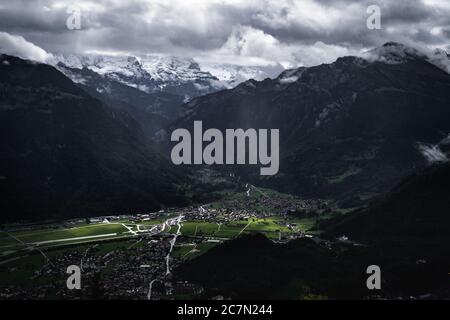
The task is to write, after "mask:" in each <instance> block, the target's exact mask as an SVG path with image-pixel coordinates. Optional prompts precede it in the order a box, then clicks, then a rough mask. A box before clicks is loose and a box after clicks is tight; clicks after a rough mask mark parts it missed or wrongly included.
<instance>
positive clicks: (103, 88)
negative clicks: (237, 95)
mask: <svg viewBox="0 0 450 320" xmlns="http://www.w3.org/2000/svg"><path fill="white" fill-rule="evenodd" d="M56 67H57V69H58V70H59V71H61V72H62V73H64V74H65V75H66V76H67V77H69V78H70V79H72V81H74V82H75V83H76V84H77V85H78V86H79V87H80V88H82V89H83V90H85V91H86V92H88V93H89V94H90V95H91V96H93V97H96V98H98V99H100V100H102V101H103V102H105V103H106V104H107V105H108V106H111V107H113V108H114V109H116V110H121V111H124V112H127V113H128V114H129V115H130V116H132V117H133V118H134V119H135V120H136V121H137V122H138V123H139V124H140V125H141V127H142V128H143V129H144V132H145V133H146V134H147V135H148V136H149V137H151V136H153V134H154V133H155V132H157V131H158V130H160V129H161V128H163V127H165V126H166V125H167V124H168V123H169V122H170V120H173V119H175V118H176V117H177V115H178V112H179V111H180V106H181V104H182V103H183V98H182V97H181V96H178V95H175V94H171V93H165V92H154V93H147V92H144V91H142V90H139V89H136V88H134V87H130V86H128V85H125V84H123V83H121V82H118V81H115V80H112V79H109V78H107V77H103V76H101V75H99V74H98V73H96V72H94V71H92V70H90V69H88V68H86V67H83V68H82V69H77V68H70V67H67V66H65V65H64V64H62V63H59V64H58V65H57V66H56Z"/></svg>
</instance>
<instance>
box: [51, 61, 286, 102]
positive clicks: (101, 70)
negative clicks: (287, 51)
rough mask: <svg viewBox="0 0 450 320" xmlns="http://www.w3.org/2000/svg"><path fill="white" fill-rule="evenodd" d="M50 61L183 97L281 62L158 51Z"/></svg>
mask: <svg viewBox="0 0 450 320" xmlns="http://www.w3.org/2000/svg"><path fill="white" fill-rule="evenodd" d="M52 64H53V65H55V66H57V67H58V64H59V66H61V67H64V66H65V67H68V68H71V69H72V70H75V71H76V70H81V69H83V68H87V69H89V70H91V71H93V72H95V73H97V74H99V75H101V76H102V77H104V78H107V79H109V80H114V81H118V82H120V83H122V84H125V85H128V86H131V87H134V88H136V89H139V90H141V91H144V92H146V93H155V92H167V93H172V94H177V95H180V96H183V98H184V99H185V100H189V99H191V98H193V97H197V96H200V95H204V94H208V93H212V92H215V91H219V90H222V89H229V88H233V87H235V86H236V85H238V84H239V83H241V82H243V81H246V80H249V79H256V80H263V79H265V78H274V77H276V76H278V74H279V73H280V72H282V71H283V67H282V66H281V65H275V66H269V67H255V66H239V65H232V64H202V65H199V64H198V63H197V62H196V61H195V60H194V59H193V58H189V57H175V56H165V55H158V54H149V55H145V56H141V57H136V56H107V55H73V54H71V55H63V54H55V55H54V58H53V60H52ZM61 71H63V72H66V75H67V76H69V77H70V78H71V79H72V80H73V81H74V82H78V83H83V81H84V80H83V78H82V76H80V74H78V73H77V72H73V71H72V72H70V73H67V70H61Z"/></svg>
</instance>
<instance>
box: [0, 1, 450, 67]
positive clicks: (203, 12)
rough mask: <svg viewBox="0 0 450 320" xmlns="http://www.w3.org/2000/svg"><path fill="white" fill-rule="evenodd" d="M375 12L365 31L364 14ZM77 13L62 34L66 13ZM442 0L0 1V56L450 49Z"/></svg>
mask: <svg viewBox="0 0 450 320" xmlns="http://www.w3.org/2000/svg"><path fill="white" fill-rule="evenodd" d="M371 4H376V5H378V6H379V7H380V9H381V29H380V30H369V29H368V28H367V25H366V20H367V18H368V16H369V14H368V13H367V8H368V6H369V5H371ZM73 5H75V6H77V7H78V8H80V12H81V16H80V17H81V19H80V21H81V30H69V29H68V28H67V26H66V21H67V18H68V17H69V16H70V13H68V9H70V8H71V6H73ZM449 39H450V0H389V1H387V0H360V1H351V0H336V1H332V0H122V1H119V0H92V1H90V0H83V1H76V0H68V1H65V0H35V1H33V0H14V1H10V0H0V51H3V52H5V51H8V50H9V51H10V52H8V53H12V52H11V51H14V50H16V51H26V52H28V54H32V55H34V56H35V59H37V60H39V59H40V58H43V57H45V55H46V54H47V52H63V53H89V52H91V53H93V52H94V53H95V52H97V53H110V54H115V53H118V54H121V53H127V54H136V55H142V54H146V53H163V54H170V55H178V56H180V55H181V56H183V55H185V56H192V57H195V58H197V59H198V60H200V61H205V62H208V61H209V62H234V63H238V64H242V65H265V64H273V63H281V64H282V65H283V66H285V67H293V66H298V65H307V66H308V65H315V64H318V63H322V62H331V61H333V60H334V59H336V57H338V56H342V55H347V54H355V53H357V52H360V51H361V50H365V49H368V48H371V47H374V46H379V45H381V44H383V43H384V42H387V41H391V40H393V41H399V42H403V43H405V44H408V45H414V46H416V47H422V48H423V47H428V48H434V47H440V48H444V49H447V50H449V49H450V46H449V45H450V41H449Z"/></svg>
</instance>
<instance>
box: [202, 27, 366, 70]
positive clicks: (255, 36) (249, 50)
mask: <svg viewBox="0 0 450 320" xmlns="http://www.w3.org/2000/svg"><path fill="white" fill-rule="evenodd" d="M357 53H359V50H356V49H355V50H350V49H347V48H345V47H342V46H339V45H328V44H325V43H323V42H320V41H318V42H315V43H311V44H294V43H292V44H289V43H283V42H281V41H279V40H278V39H276V38H275V37H274V36H272V35H270V34H268V33H266V32H264V31H262V30H259V29H256V28H253V27H251V26H242V25H239V26H237V27H235V28H233V30H232V32H231V34H230V36H229V37H228V39H227V40H226V42H225V43H224V44H223V45H222V47H221V48H220V49H218V50H213V51H211V52H208V54H207V55H204V56H199V57H197V58H196V59H197V60H199V61H200V62H203V63H207V62H213V61H222V62H226V63H233V64H239V65H243V66H276V65H282V66H283V67H284V68H293V67H298V66H312V65H317V64H320V63H331V62H333V61H334V60H336V59H337V58H338V57H341V56H345V55H351V54H357Z"/></svg>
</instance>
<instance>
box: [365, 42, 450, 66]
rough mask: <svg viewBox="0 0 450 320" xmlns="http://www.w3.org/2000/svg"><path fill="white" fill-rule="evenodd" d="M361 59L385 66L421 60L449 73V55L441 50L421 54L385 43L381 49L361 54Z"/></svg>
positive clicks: (414, 50) (395, 43)
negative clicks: (385, 64) (377, 62)
mask: <svg viewBox="0 0 450 320" xmlns="http://www.w3.org/2000/svg"><path fill="white" fill-rule="evenodd" d="M362 58H364V59H366V60H368V61H372V62H373V61H379V62H384V63H387V64H402V63H406V62H408V61H411V60H421V59H422V60H426V61H428V62H430V63H432V64H434V65H435V66H437V67H439V68H440V69H442V70H444V71H446V72H448V73H450V55H449V54H448V53H447V52H446V51H445V50H442V49H435V50H434V51H433V52H423V51H420V50H418V49H415V48H412V47H409V46H406V45H404V44H401V43H397V42H387V43H385V44H384V45H383V46H381V47H378V48H375V49H373V50H370V51H368V52H365V53H363V54H362Z"/></svg>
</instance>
